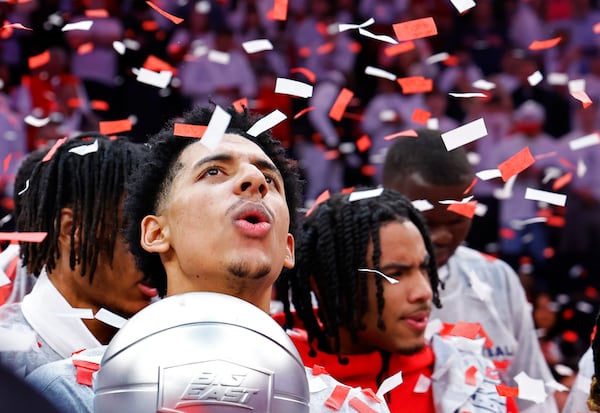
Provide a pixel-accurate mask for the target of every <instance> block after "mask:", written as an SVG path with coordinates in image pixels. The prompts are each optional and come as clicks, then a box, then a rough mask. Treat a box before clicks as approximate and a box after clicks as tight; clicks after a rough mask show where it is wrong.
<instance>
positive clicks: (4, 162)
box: [3, 153, 13, 173]
mask: <svg viewBox="0 0 600 413" xmlns="http://www.w3.org/2000/svg"><path fill="white" fill-rule="evenodd" d="M12 156H13V154H12V153H9V154H8V155H6V158H4V161H3V164H4V173H6V171H8V166H9V165H10V161H11V160H12Z"/></svg>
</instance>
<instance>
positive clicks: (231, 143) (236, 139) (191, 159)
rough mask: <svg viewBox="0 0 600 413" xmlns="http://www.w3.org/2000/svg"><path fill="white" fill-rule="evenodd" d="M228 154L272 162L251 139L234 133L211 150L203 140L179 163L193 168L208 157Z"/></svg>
mask: <svg viewBox="0 0 600 413" xmlns="http://www.w3.org/2000/svg"><path fill="white" fill-rule="evenodd" d="M218 153H226V154H228V155H230V156H233V157H234V158H235V157H249V158H257V159H265V160H269V161H270V162H271V163H273V162H272V160H271V159H270V158H269V157H268V156H267V154H266V153H265V152H264V151H263V150H262V149H261V147H260V146H258V145H257V144H256V143H254V142H252V141H251V140H250V139H248V138H245V137H243V136H240V135H236V134H233V133H226V134H225V135H223V137H222V138H221V140H220V142H219V144H218V145H217V146H216V147H214V148H209V147H207V146H206V145H204V144H202V140H198V142H196V143H193V144H191V145H189V146H187V147H186V148H185V149H184V150H183V151H182V153H181V155H180V156H179V161H180V162H181V163H182V164H183V165H184V167H190V166H192V165H193V164H194V163H195V162H196V161H198V159H200V158H204V157H206V156H210V155H214V154H218Z"/></svg>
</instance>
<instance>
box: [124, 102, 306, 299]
mask: <svg viewBox="0 0 600 413" xmlns="http://www.w3.org/2000/svg"><path fill="white" fill-rule="evenodd" d="M213 111H214V109H213V108H206V107H196V108H193V109H192V110H190V111H189V112H186V113H185V114H184V115H183V119H173V120H171V121H169V122H168V123H167V124H166V125H165V126H164V128H163V129H162V130H161V131H160V132H159V133H157V134H156V135H154V136H153V137H151V138H150V140H149V141H148V145H149V146H150V148H151V150H150V151H149V152H148V154H147V157H146V159H145V160H144V168H143V170H140V171H139V173H137V174H135V176H134V179H133V181H132V185H131V188H130V190H129V191H128V196H127V198H126V200H125V209H124V214H125V217H126V219H127V221H128V226H127V228H126V238H127V241H128V242H129V244H130V248H131V252H132V253H133V255H134V257H135V259H136V264H137V266H138V268H139V269H140V270H141V271H142V272H143V273H144V276H145V277H146V279H148V280H150V281H151V283H152V285H153V286H154V287H156V288H157V289H158V292H159V294H160V295H161V296H164V295H165V294H166V292H167V274H166V272H165V269H164V267H163V265H162V262H161V261H160V257H159V255H158V253H150V252H147V251H145V250H144V249H143V248H142V247H141V245H140V237H141V226H140V224H141V222H142V220H143V218H144V217H145V216H147V215H152V214H156V213H158V212H159V211H160V208H161V207H162V205H163V203H164V201H165V199H166V197H167V195H168V193H169V188H170V186H171V183H172V182H173V179H174V178H175V176H176V175H177V172H178V171H179V170H180V169H181V167H182V164H181V163H180V162H179V157H180V154H181V153H182V152H183V150H184V149H185V148H186V147H187V146H188V145H191V144H193V143H196V142H198V139H196V138H189V137H183V136H176V135H174V134H173V132H174V130H173V128H174V124H175V122H176V121H178V122H182V123H185V124H191V125H208V123H209V122H210V119H211V117H212V114H213ZM227 113H229V115H231V120H230V123H229V126H228V127H227V130H226V133H231V134H235V135H239V136H242V137H244V138H247V139H248V140H250V141H252V142H254V143H255V144H257V145H258V146H259V147H260V148H261V149H262V150H263V151H264V152H265V154H266V155H267V156H268V157H269V158H270V159H271V160H272V161H273V163H274V164H275V167H276V168H277V169H278V170H279V172H280V173H281V176H282V177H283V185H284V190H285V195H286V202H287V205H288V209H289V211H290V232H293V229H294V227H295V222H296V213H295V211H296V210H297V207H298V206H299V203H300V187H299V185H300V183H299V182H300V181H299V174H298V171H297V167H296V165H295V164H293V163H292V162H291V160H290V159H289V158H287V156H286V154H285V150H284V148H283V147H282V146H281V143H280V142H279V141H278V140H276V139H274V138H273V136H272V135H271V132H270V131H266V132H263V133H261V134H259V135H257V136H252V135H249V134H248V133H247V132H246V131H247V130H248V129H249V128H250V127H251V126H252V125H253V124H254V123H255V122H256V121H257V120H258V119H259V117H255V116H253V115H251V114H250V112H249V111H248V110H247V109H245V110H244V111H243V112H238V111H237V110H235V109H234V108H233V107H229V108H227Z"/></svg>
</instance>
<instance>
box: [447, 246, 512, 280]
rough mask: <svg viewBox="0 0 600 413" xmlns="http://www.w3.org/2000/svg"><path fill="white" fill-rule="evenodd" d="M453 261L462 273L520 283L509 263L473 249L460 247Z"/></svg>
mask: <svg viewBox="0 0 600 413" xmlns="http://www.w3.org/2000/svg"><path fill="white" fill-rule="evenodd" d="M451 260H452V261H451V262H452V263H453V264H454V265H455V266H457V267H459V268H460V269H461V271H469V270H473V271H475V273H476V274H477V275H478V276H479V277H480V278H481V277H486V278H490V279H491V280H496V281H499V280H498V277H500V279H506V280H509V281H514V282H518V281H519V279H518V276H517V274H516V273H515V271H514V270H513V269H512V268H511V267H510V265H508V263H506V262H505V261H503V260H501V259H500V258H496V257H494V256H491V255H488V254H483V253H482V252H480V251H477V250H475V249H473V248H469V247H464V246H461V247H458V249H457V250H456V252H455V253H454V256H453V257H452V258H451Z"/></svg>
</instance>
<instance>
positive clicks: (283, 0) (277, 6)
mask: <svg viewBox="0 0 600 413" xmlns="http://www.w3.org/2000/svg"><path fill="white" fill-rule="evenodd" d="M287 10H288V0H275V2H274V4H273V8H272V9H271V10H269V11H268V12H267V17H268V18H269V19H271V20H279V21H286V20H287Z"/></svg>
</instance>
